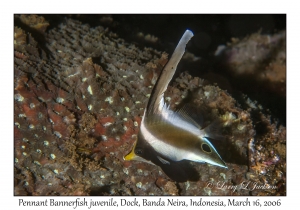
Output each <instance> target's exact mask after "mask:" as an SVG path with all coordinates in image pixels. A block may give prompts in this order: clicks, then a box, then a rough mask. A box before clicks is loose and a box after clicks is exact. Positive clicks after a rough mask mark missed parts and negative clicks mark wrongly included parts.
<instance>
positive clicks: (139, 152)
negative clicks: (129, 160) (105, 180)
mask: <svg viewBox="0 0 300 210" xmlns="http://www.w3.org/2000/svg"><path fill="white" fill-rule="evenodd" d="M134 152H135V154H137V155H141V154H142V153H143V150H142V149H141V148H135V151H134Z"/></svg>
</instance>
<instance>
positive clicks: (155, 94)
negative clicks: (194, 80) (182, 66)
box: [145, 30, 194, 115]
mask: <svg viewBox="0 0 300 210" xmlns="http://www.w3.org/2000/svg"><path fill="white" fill-rule="evenodd" d="M193 36H194V34H193V33H192V32H191V31H190V30H186V31H185V33H184V34H183V36H182V37H181V39H180V41H179V43H178V45H177V47H176V49H175V50H174V53H173V55H172V56H171V58H170V60H169V61H168V63H167V64H166V65H165V67H164V69H163V70H162V72H161V74H160V76H159V78H158V81H157V82H156V84H155V86H154V88H153V90H152V94H151V96H150V99H149V102H148V106H147V109H146V113H145V115H148V114H160V113H161V111H162V110H163V107H164V106H165V101H164V93H165V91H166V89H167V87H168V85H169V83H170V81H171V79H172V77H173V75H174V73H175V71H176V68H177V65H178V63H179V61H180V60H181V58H182V56H183V54H184V52H185V46H186V44H187V43H188V41H189V40H190V39H191V38H192V37H193Z"/></svg>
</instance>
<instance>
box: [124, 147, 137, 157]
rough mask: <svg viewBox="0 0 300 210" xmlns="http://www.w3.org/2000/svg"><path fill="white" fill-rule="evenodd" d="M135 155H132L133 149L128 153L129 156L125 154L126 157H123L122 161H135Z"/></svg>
mask: <svg viewBox="0 0 300 210" xmlns="http://www.w3.org/2000/svg"><path fill="white" fill-rule="evenodd" d="M136 157H137V156H136V155H135V153H134V148H133V149H132V150H131V151H130V153H129V154H127V155H125V156H124V157H123V159H124V160H135V159H136Z"/></svg>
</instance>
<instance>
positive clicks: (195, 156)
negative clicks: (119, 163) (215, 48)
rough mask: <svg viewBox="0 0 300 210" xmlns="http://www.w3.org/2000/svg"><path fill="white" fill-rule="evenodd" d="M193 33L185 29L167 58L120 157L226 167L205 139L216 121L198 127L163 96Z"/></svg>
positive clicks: (213, 128) (160, 162)
mask: <svg viewBox="0 0 300 210" xmlns="http://www.w3.org/2000/svg"><path fill="white" fill-rule="evenodd" d="M193 36H194V34H193V32H192V31H190V30H186V31H185V32H184V34H183V36H182V38H181V39H180V41H179V43H178V45H177V46H176V48H175V50H174V52H173V54H172V56H171V58H170V60H169V61H168V62H167V64H166V65H165V67H164V68H163V70H162V72H161V74H160V76H159V78H158V80H157V82H156V84H155V85H154V87H153V89H152V93H151V96H150V98H149V101H148V104H147V106H146V108H145V111H144V115H143V117H142V120H141V124H140V129H139V132H138V135H137V140H136V141H135V143H134V145H133V148H132V150H131V151H130V152H129V153H128V154H127V155H125V156H124V157H123V159H124V160H136V161H142V162H146V163H149V164H153V165H159V166H168V167H169V166H171V165H174V163H176V162H179V161H183V160H188V161H194V162H199V163H208V164H211V165H215V166H219V167H223V168H227V166H226V163H225V162H224V161H223V160H222V158H221V156H220V155H219V153H218V152H217V150H216V149H215V147H214V146H213V145H212V143H211V142H210V141H209V138H213V137H215V136H219V135H218V134H214V131H215V130H216V129H215V128H216V124H217V123H214V122H213V123H211V124H210V125H208V126H206V127H205V128H202V127H201V126H200V125H199V124H198V123H197V122H196V121H195V120H194V119H193V118H192V117H191V116H190V115H189V114H188V111H187V109H186V108H181V109H179V110H176V111H173V110H171V109H170V107H169V105H168V104H167V103H166V102H165V100H164V93H165V91H166V89H167V87H168V85H169V83H170V81H171V79H172V77H173V76H174V73H175V71H176V69H177V65H178V63H179V61H180V60H181V58H182V56H183V54H184V52H185V47H186V45H187V43H188V42H189V40H190V39H191V38H192V37H193Z"/></svg>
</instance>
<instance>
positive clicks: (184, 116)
mask: <svg viewBox="0 0 300 210" xmlns="http://www.w3.org/2000/svg"><path fill="white" fill-rule="evenodd" d="M175 113H176V114H177V115H178V116H179V117H180V118H182V119H184V120H185V121H186V122H188V123H190V124H192V125H193V126H195V127H197V128H198V129H199V130H201V126H200V125H199V124H198V123H197V122H196V121H195V120H194V119H193V118H192V117H191V116H190V115H189V112H188V111H187V106H183V107H182V108H180V109H178V110H176V111H175Z"/></svg>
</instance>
